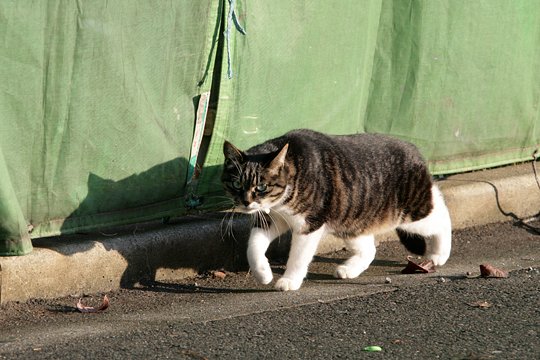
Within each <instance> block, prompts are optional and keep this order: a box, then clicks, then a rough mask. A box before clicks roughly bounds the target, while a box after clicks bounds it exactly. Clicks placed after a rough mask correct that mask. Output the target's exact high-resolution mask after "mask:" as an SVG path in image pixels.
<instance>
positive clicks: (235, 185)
mask: <svg viewBox="0 0 540 360" xmlns="http://www.w3.org/2000/svg"><path fill="white" fill-rule="evenodd" d="M232 186H233V188H235V189H236V190H240V189H242V182H241V181H240V180H235V181H233V182H232Z"/></svg>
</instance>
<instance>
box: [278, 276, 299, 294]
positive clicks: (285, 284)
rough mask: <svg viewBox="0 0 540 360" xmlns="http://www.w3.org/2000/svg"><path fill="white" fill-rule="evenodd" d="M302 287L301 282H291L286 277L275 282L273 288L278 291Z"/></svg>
mask: <svg viewBox="0 0 540 360" xmlns="http://www.w3.org/2000/svg"><path fill="white" fill-rule="evenodd" d="M300 286H302V280H300V281H298V280H293V279H289V278H286V277H282V278H281V279H279V280H278V281H276V285H275V288H276V289H277V290H280V291H290V290H298V289H300Z"/></svg>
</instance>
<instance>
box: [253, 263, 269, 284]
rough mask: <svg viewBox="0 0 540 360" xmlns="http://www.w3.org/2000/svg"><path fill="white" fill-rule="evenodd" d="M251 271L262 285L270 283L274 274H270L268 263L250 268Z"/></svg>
mask: <svg viewBox="0 0 540 360" xmlns="http://www.w3.org/2000/svg"><path fill="white" fill-rule="evenodd" d="M251 272H252V273H253V276H254V277H255V279H256V280H257V282H258V283H260V284H263V285H267V284H270V282H271V281H272V279H273V278H274V275H273V274H272V269H270V265H267V266H259V267H257V268H255V269H251Z"/></svg>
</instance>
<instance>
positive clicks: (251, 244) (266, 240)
mask: <svg viewBox="0 0 540 360" xmlns="http://www.w3.org/2000/svg"><path fill="white" fill-rule="evenodd" d="M287 229H288V225H287V224H286V222H285V221H284V220H281V219H280V218H279V217H275V218H273V221H272V224H271V225H270V226H269V227H268V229H263V228H259V227H254V228H253V229H251V233H250V236H249V240H248V248H247V259H248V263H249V268H250V270H251V273H252V274H253V276H254V277H255V279H256V280H257V281H258V282H259V283H261V284H265V285H266V284H269V283H270V282H271V281H272V278H273V275H272V269H271V268H270V264H269V263H268V259H267V258H266V255H265V254H266V250H268V246H270V243H271V242H272V241H273V240H274V239H275V238H277V237H278V236H280V235H281V234H283V233H284V232H285V231H286V230H287Z"/></svg>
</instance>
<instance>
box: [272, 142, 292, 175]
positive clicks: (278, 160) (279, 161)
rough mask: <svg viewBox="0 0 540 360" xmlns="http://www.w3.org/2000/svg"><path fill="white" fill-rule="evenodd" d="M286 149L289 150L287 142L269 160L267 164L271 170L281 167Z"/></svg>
mask: <svg viewBox="0 0 540 360" xmlns="http://www.w3.org/2000/svg"><path fill="white" fill-rule="evenodd" d="M287 150H289V144H285V146H284V147H283V148H281V150H280V151H279V153H278V154H277V155H276V157H275V158H274V160H272V161H271V162H270V165H269V166H268V168H269V169H272V170H279V169H281V168H282V167H283V164H285V157H286V156H287Z"/></svg>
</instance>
